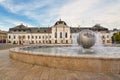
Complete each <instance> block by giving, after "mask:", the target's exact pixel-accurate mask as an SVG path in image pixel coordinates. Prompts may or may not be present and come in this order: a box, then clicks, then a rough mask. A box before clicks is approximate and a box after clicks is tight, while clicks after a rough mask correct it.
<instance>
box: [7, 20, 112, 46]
mask: <svg viewBox="0 0 120 80" xmlns="http://www.w3.org/2000/svg"><path fill="white" fill-rule="evenodd" d="M84 29H90V30H93V31H95V32H100V33H102V34H101V35H100V37H101V38H103V39H102V43H103V44H107V43H111V38H110V35H108V36H109V37H108V36H107V34H108V32H109V31H108V29H107V28H104V27H102V26H100V25H99V24H97V25H95V26H93V27H86V28H82V27H71V26H68V25H67V24H66V22H64V21H61V20H59V21H57V22H56V23H55V24H54V25H53V26H52V27H27V26H25V25H23V24H20V25H18V26H16V27H13V28H10V29H9V32H8V34H7V41H8V43H11V44H19V45H21V44H22V45H29V44H77V40H76V38H77V34H78V33H79V32H80V31H81V30H84ZM103 36H104V37H103ZM106 36H107V37H106Z"/></svg>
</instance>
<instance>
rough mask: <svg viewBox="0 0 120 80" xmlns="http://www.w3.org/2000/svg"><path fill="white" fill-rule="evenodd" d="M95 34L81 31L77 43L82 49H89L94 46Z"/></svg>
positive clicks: (89, 31)
mask: <svg viewBox="0 0 120 80" xmlns="http://www.w3.org/2000/svg"><path fill="white" fill-rule="evenodd" d="M95 41H96V37H95V33H94V32H93V31H91V30H82V31H81V32H80V33H79V34H78V36H77V42H78V44H79V45H81V46H82V47H83V48H86V49H88V48H90V47H92V46H93V45H94V44H95Z"/></svg>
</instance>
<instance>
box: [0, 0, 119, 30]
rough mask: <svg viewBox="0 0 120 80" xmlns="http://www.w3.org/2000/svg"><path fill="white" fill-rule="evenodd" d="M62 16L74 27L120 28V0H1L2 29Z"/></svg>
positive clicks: (52, 20) (49, 22)
mask: <svg viewBox="0 0 120 80" xmlns="http://www.w3.org/2000/svg"><path fill="white" fill-rule="evenodd" d="M60 18H61V19H62V20H63V21H65V22H66V23H67V24H68V25H69V26H73V27H77V26H79V25H80V26H81V27H92V26H93V25H95V24H101V25H102V26H104V27H107V28H109V29H113V28H118V29H120V0H0V29H1V30H6V31H7V30H8V29H9V28H11V27H14V26H16V25H19V24H21V23H23V24H25V25H27V26H30V27H40V26H41V27H48V26H52V25H54V23H55V22H56V21H57V20H59V19H60Z"/></svg>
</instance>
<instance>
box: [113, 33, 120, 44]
mask: <svg viewBox="0 0 120 80" xmlns="http://www.w3.org/2000/svg"><path fill="white" fill-rule="evenodd" d="M112 42H113V43H120V32H117V33H114V34H113V36H112Z"/></svg>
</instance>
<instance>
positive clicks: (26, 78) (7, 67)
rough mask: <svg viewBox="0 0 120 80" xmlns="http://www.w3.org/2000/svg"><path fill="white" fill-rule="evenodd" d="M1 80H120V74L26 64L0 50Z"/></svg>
mask: <svg viewBox="0 0 120 80" xmlns="http://www.w3.org/2000/svg"><path fill="white" fill-rule="evenodd" d="M46 61H47V60H46ZM0 80H120V74H112V73H104V74H103V73H91V72H80V71H70V70H63V69H55V68H48V67H44V66H37V65H31V64H26V63H22V62H18V61H15V60H12V59H10V58H9V50H0Z"/></svg>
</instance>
